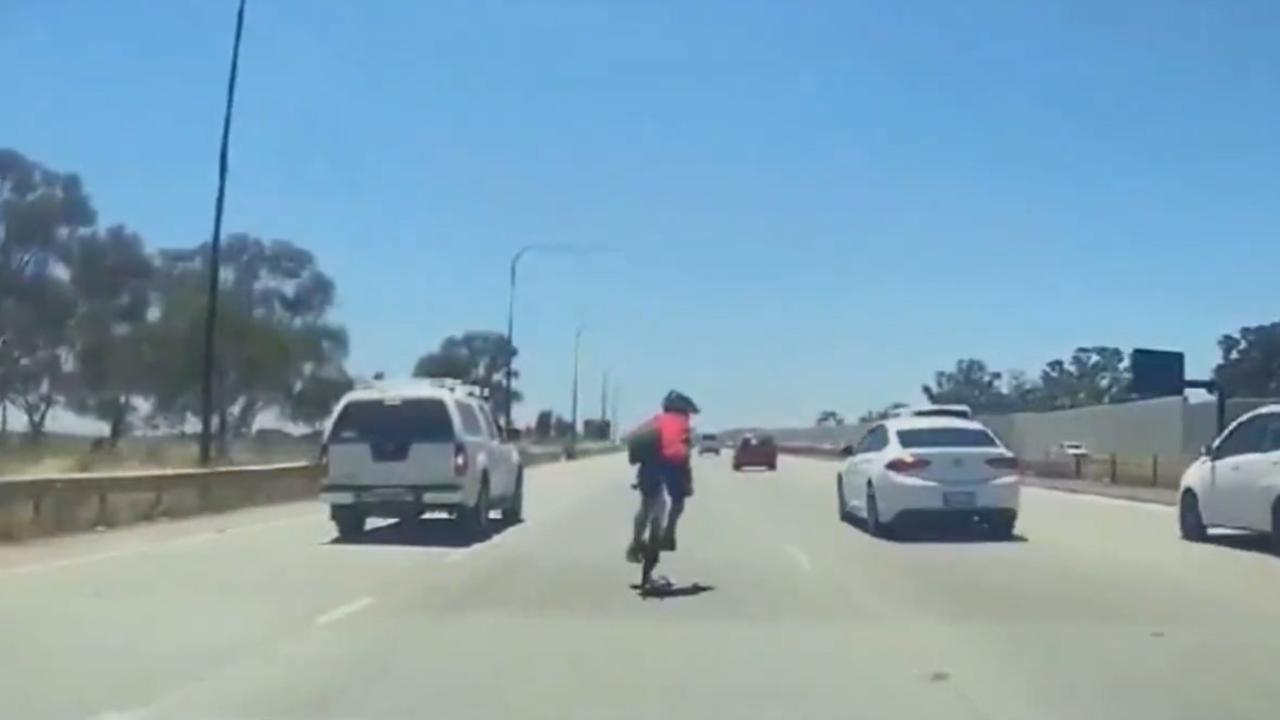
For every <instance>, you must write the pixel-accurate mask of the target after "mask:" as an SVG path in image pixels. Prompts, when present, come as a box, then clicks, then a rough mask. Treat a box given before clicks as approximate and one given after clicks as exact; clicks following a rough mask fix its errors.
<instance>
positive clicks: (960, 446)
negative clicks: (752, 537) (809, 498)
mask: <svg viewBox="0 0 1280 720" xmlns="http://www.w3.org/2000/svg"><path fill="white" fill-rule="evenodd" d="M842 454H843V455H845V457H846V460H845V462H844V466H843V467H842V468H841V470H840V474H839V476H838V477H837V478H836V492H837V496H838V502H839V509H840V517H841V519H843V520H850V519H853V517H855V516H856V517H859V518H861V519H863V520H864V521H865V525H866V528H867V531H868V532H869V533H870V534H872V535H876V536H880V537H884V536H888V535H890V534H892V532H893V531H894V530H897V529H899V528H900V527H903V526H906V525H909V524H918V525H938V524H944V523H951V524H956V523H964V524H972V523H974V522H978V523H980V524H981V525H983V526H984V527H985V529H986V531H987V533H988V535H989V536H990V537H992V538H999V539H1005V538H1009V537H1012V536H1013V527H1014V525H1015V524H1016V523H1017V519H1018V494H1019V493H1018V490H1019V486H1020V484H1021V483H1020V480H1019V476H1018V459H1017V458H1016V457H1015V456H1014V455H1013V453H1011V452H1009V451H1008V450H1007V449H1006V448H1005V447H1004V445H1002V444H1001V443H1000V441H999V440H998V439H997V438H996V436H995V435H993V434H992V433H991V431H990V430H988V429H987V428H986V427H985V426H983V425H982V423H979V422H977V421H974V420H966V419H962V418H949V417H899V418H890V419H889V420H885V421H884V422H881V423H878V424H876V425H874V426H872V427H871V428H870V429H869V430H867V433H866V434H865V435H863V437H862V439H861V440H859V441H858V443H857V444H856V445H852V446H849V447H846V448H845V449H844V451H843V453H842Z"/></svg>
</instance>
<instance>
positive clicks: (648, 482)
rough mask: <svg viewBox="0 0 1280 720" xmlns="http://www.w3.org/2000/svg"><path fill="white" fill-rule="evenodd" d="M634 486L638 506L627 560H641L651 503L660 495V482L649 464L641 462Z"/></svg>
mask: <svg viewBox="0 0 1280 720" xmlns="http://www.w3.org/2000/svg"><path fill="white" fill-rule="evenodd" d="M636 486H637V489H638V490H639V491H640V506H639V508H638V509H637V510H636V516H635V519H634V521H633V523H632V527H631V544H630V545H628V546H627V560H628V561H629V562H634V563H638V562H641V561H642V559H643V556H644V547H645V532H646V531H647V530H648V529H649V523H650V517H651V516H652V515H653V512H654V510H653V503H654V501H655V500H656V498H658V497H659V496H661V495H662V482H661V478H660V476H659V474H658V473H657V472H656V468H654V467H653V466H652V465H651V464H642V465H641V466H640V468H639V469H638V470H637V471H636Z"/></svg>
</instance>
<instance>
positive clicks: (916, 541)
mask: <svg viewBox="0 0 1280 720" xmlns="http://www.w3.org/2000/svg"><path fill="white" fill-rule="evenodd" d="M887 539H888V540H889V541H890V542H896V543H901V544H903V545H922V544H926V543H947V544H948V545H962V544H966V543H967V544H986V543H990V544H996V545H1003V544H1005V543H1024V542H1027V538H1026V537H1025V536H1023V535H1019V534H1018V533H1014V534H1013V535H1012V536H1011V537H1007V538H993V537H991V536H989V535H986V534H984V533H983V532H982V529H981V528H975V529H973V530H966V531H958V532H900V533H897V534H895V535H894V536H893V537H891V538H887Z"/></svg>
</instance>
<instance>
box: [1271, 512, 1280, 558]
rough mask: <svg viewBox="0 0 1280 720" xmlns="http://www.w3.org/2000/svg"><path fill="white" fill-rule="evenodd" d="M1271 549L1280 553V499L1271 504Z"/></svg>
mask: <svg viewBox="0 0 1280 720" xmlns="http://www.w3.org/2000/svg"><path fill="white" fill-rule="evenodd" d="M1271 551H1272V552H1274V553H1275V554H1277V555H1280V500H1276V501H1275V503H1273V504H1272V505H1271Z"/></svg>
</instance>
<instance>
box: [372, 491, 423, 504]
mask: <svg viewBox="0 0 1280 720" xmlns="http://www.w3.org/2000/svg"><path fill="white" fill-rule="evenodd" d="M360 499H361V500H363V501H365V502H412V501H414V500H416V499H417V498H415V497H414V496H413V493H412V492H411V491H409V490H405V489H403V488H379V489H377V490H365V491H364V492H362V493H360Z"/></svg>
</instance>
